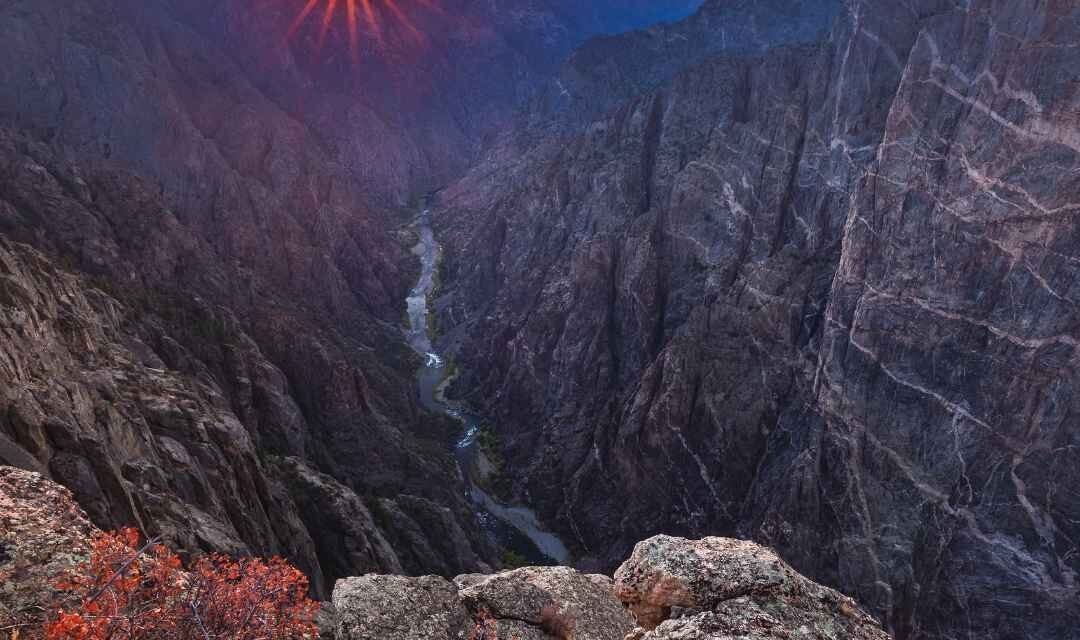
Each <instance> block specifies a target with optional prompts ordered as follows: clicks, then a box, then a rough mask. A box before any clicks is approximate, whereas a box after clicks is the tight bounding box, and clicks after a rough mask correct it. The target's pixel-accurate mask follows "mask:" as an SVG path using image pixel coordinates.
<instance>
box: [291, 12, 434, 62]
mask: <svg viewBox="0 0 1080 640" xmlns="http://www.w3.org/2000/svg"><path fill="white" fill-rule="evenodd" d="M295 1H296V2H297V3H301V2H302V3H303V4H302V6H301V7H300V10H299V12H298V13H297V14H296V17H295V18H294V19H293V21H292V23H291V24H290V25H289V30H288V33H287V35H286V39H292V37H293V36H295V35H296V32H297V31H298V30H299V29H300V28H301V27H303V26H304V25H305V24H307V23H309V22H310V21H312V20H316V21H318V35H317V37H316V47H317V48H318V49H322V46H323V44H324V43H325V42H326V36H327V34H328V33H329V32H330V29H331V27H332V26H333V25H334V24H335V22H336V21H338V20H340V21H341V22H340V24H342V25H343V26H344V28H345V29H346V30H347V32H348V38H349V52H350V54H351V56H352V58H353V61H354V62H355V61H357V60H359V57H360V22H361V20H363V22H364V23H365V24H366V25H367V32H369V33H370V34H371V35H372V37H374V38H375V40H376V41H377V42H378V43H379V44H380V45H382V44H384V34H385V32H386V31H387V29H392V28H401V29H403V30H404V31H405V32H406V33H407V34H408V35H409V36H410V37H411V38H413V39H414V40H416V41H422V40H423V34H422V33H421V32H420V31H419V29H417V28H416V25H414V24H413V22H412V21H411V20H410V19H409V17H408V15H406V13H405V11H404V10H403V9H402V7H401V6H400V4H399V3H400V1H401V0H295ZM413 1H414V2H417V3H418V4H420V5H423V6H424V7H425V8H427V9H433V10H436V11H440V12H441V9H440V8H439V6H438V5H437V4H436V3H435V2H434V0H413Z"/></svg>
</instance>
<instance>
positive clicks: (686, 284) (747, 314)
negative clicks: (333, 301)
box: [434, 1, 1080, 638]
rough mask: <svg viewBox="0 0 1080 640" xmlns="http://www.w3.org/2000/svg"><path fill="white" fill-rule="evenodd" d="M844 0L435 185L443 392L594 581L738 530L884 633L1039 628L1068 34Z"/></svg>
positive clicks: (1066, 466) (1061, 539)
mask: <svg viewBox="0 0 1080 640" xmlns="http://www.w3.org/2000/svg"><path fill="white" fill-rule="evenodd" d="M724 4H725V3H721V2H717V3H715V7H716V8H717V10H722V9H723V7H724ZM848 5H849V7H848V9H846V10H845V11H843V12H842V13H841V17H840V19H839V21H838V22H837V23H836V26H835V27H834V28H833V29H832V32H831V35H830V36H829V37H828V38H827V39H826V40H825V41H824V42H823V43H822V44H821V45H820V46H807V47H798V48H792V47H789V48H784V49H779V50H772V51H769V52H767V53H764V54H761V55H754V56H752V57H739V56H737V57H717V58H713V59H710V60H707V61H705V62H703V63H701V64H699V65H698V66H697V67H695V68H692V69H689V70H685V71H683V72H682V73H681V74H680V75H678V76H676V77H675V78H674V79H672V80H671V81H670V82H667V83H666V84H664V85H663V86H662V87H661V88H659V89H658V90H656V91H654V92H650V93H647V94H646V95H642V96H640V97H636V98H633V99H631V100H629V101H624V102H622V103H620V104H619V105H617V106H616V107H615V108H613V109H612V110H610V111H607V112H606V113H604V114H602V115H601V116H600V117H598V118H596V119H594V121H592V122H590V123H587V124H584V125H582V124H580V123H577V122H573V123H571V125H570V126H564V125H563V123H562V121H559V122H556V123H555V124H554V125H552V126H551V127H550V128H544V126H545V125H544V124H543V123H544V122H545V120H544V119H543V118H537V119H536V121H537V122H540V123H541V128H540V130H539V131H535V130H534V131H530V132H528V135H522V136H521V137H520V140H522V141H524V143H523V144H521V145H520V146H513V145H510V146H506V147H502V148H500V149H498V150H497V151H496V152H493V153H492V154H491V156H490V160H489V161H488V162H486V163H485V164H483V165H482V166H481V167H480V168H478V169H476V170H475V171H474V172H473V173H472V174H471V175H470V176H469V177H467V178H465V179H464V180H462V181H460V182H459V183H457V184H455V185H454V186H453V187H451V188H449V189H447V190H446V191H445V192H444V194H443V195H442V197H441V200H440V205H439V207H438V208H437V209H436V211H435V213H434V219H435V220H436V221H438V222H439V224H440V226H439V229H438V231H439V233H440V237H441V238H442V239H443V241H444V244H445V249H446V264H447V269H446V278H444V284H445V288H444V294H445V297H444V298H443V300H442V301H441V305H442V306H441V307H440V308H441V309H442V315H441V317H440V323H441V326H443V327H445V328H446V330H447V332H448V335H451V336H453V337H455V338H461V337H462V336H463V338H461V342H460V348H459V350H458V356H457V357H458V362H459V363H460V364H461V370H462V371H463V372H465V373H464V375H463V376H462V377H461V378H459V381H458V385H457V387H456V389H457V390H458V392H459V393H460V394H461V395H462V396H463V397H465V398H467V399H469V400H471V401H472V402H474V403H475V404H476V405H477V406H479V407H481V408H482V411H484V412H485V413H486V414H487V415H490V416H492V420H493V422H494V423H495V424H498V425H500V427H501V428H502V435H503V437H504V438H505V439H506V441H507V444H508V446H507V452H508V466H509V467H510V468H512V469H514V470H515V473H516V476H517V485H516V487H517V491H518V492H519V495H529V496H531V497H533V499H534V500H535V504H536V505H537V506H538V507H540V511H541V512H542V515H543V516H544V518H545V519H546V521H547V523H549V524H550V525H552V526H555V527H557V528H558V530H559V532H560V533H561V534H563V535H564V536H565V537H566V539H568V540H577V543H578V544H579V545H580V547H581V548H582V549H583V550H585V551H584V552H583V555H584V556H591V557H592V558H594V559H595V561H596V562H597V563H598V564H599V565H601V566H605V567H613V566H615V564H616V563H618V562H619V561H620V560H621V559H622V557H624V555H625V554H626V553H628V551H629V549H630V548H631V547H632V545H633V544H635V543H636V542H637V541H638V540H640V539H641V538H643V537H645V536H647V535H650V534H652V533H655V532H657V531H664V532H670V533H676V534H681V535H687V536H694V537H696V536H699V535H704V534H707V533H717V532H720V533H739V534H740V535H744V536H747V537H751V536H752V537H754V538H755V539H758V540H760V541H762V542H766V543H768V544H769V545H770V546H773V547H775V548H776V549H777V550H778V551H779V552H780V553H781V555H782V556H783V557H785V558H787V559H788V560H789V561H791V562H792V564H793V565H794V566H795V567H797V568H798V569H799V570H800V571H803V572H804V573H806V574H807V575H809V576H811V577H812V578H814V579H816V580H819V581H821V582H823V583H826V584H829V585H831V586H836V587H837V588H839V589H841V590H843V591H846V592H848V593H850V594H851V595H853V596H855V597H856V598H857V599H858V600H859V601H860V602H862V603H864V604H866V605H867V606H868V608H870V609H871V610H872V611H873V612H874V613H875V614H876V615H880V616H881V617H882V618H883V619H884V620H885V621H886V623H887V625H888V627H889V628H890V629H891V630H893V631H895V633H896V635H897V636H898V637H903V638H912V637H930V638H950V637H956V636H963V635H964V634H966V633H968V632H969V630H972V629H973V630H974V631H973V633H975V634H976V635H978V636H980V637H990V638H1011V637H1025V636H1030V637H1040V636H1041V637H1067V636H1069V635H1070V634H1071V633H1073V629H1075V628H1077V626H1078V625H1080V611H1078V609H1077V607H1076V604H1075V603H1076V601H1077V600H1076V597H1077V581H1076V578H1075V576H1076V571H1077V570H1078V569H1080V565H1078V564H1077V556H1076V554H1075V553H1073V551H1072V549H1073V546H1074V544H1073V542H1072V541H1073V540H1076V539H1077V538H1078V537H1080V529H1078V528H1077V522H1078V521H1080V518H1078V514H1080V502H1078V501H1077V500H1075V499H1074V498H1073V497H1065V494H1067V493H1069V492H1068V491H1067V490H1066V489H1065V487H1068V486H1073V485H1075V484H1076V483H1077V482H1078V481H1080V476H1078V475H1077V474H1078V473H1080V465H1077V464H1076V446H1077V441H1076V439H1077V435H1076V433H1077V432H1076V429H1075V428H1074V427H1073V420H1072V418H1071V416H1072V415H1073V414H1074V413H1076V412H1077V411H1078V410H1080V405H1078V404H1077V403H1078V398H1080V394H1078V393H1077V389H1076V380H1077V378H1076V376H1075V375H1074V368H1075V357H1076V353H1075V351H1076V345H1077V340H1078V339H1080V335H1078V334H1077V331H1076V326H1077V320H1078V317H1077V313H1076V304H1077V302H1078V297H1077V293H1076V291H1075V285H1074V281H1075V280H1076V278H1077V275H1078V273H1077V265H1078V264H1080V262H1078V249H1077V244H1076V233H1075V225H1074V223H1073V218H1072V213H1071V212H1073V211H1074V210H1075V208H1076V200H1077V198H1076V195H1075V194H1076V193H1077V191H1078V188H1080V183H1078V177H1077V176H1078V172H1077V167H1078V166H1080V164H1078V163H1080V159H1078V158H1080V149H1078V146H1077V137H1076V136H1077V131H1078V129H1077V123H1076V119H1075V112H1076V109H1077V106H1078V104H1080V102H1078V101H1080V94H1077V89H1076V88H1077V86H1078V84H1077V75H1076V74H1077V68H1078V67H1077V64H1076V62H1077V59H1076V48H1075V47H1073V46H1072V43H1075V42H1077V41H1078V40H1080V16H1078V14H1077V12H1076V9H1075V6H1074V5H1073V4H1072V3H1068V2H1066V3H1050V4H1048V5H1040V4H1037V3H1033V2H1032V3H994V2H978V1H977V2H971V3H961V6H959V7H957V6H954V3H940V2H933V1H927V2H918V3H914V4H913V3H904V4H903V5H901V4H899V3H889V2H876V1H860V2H852V3H848ZM677 33H678V31H677V30H676V31H673V32H672V33H671V34H670V35H671V36H673V37H674V36H675V35H677ZM631 40H632V39H630V40H618V39H616V40H615V41H614V42H613V43H612V44H610V45H609V48H610V49H612V50H615V49H619V48H620V43H621V44H622V45H625V46H626V47H627V50H626V51H625V53H624V56H625V58H627V59H630V60H635V61H636V60H639V59H640V61H641V62H640V65H641V68H643V69H645V70H646V71H648V70H649V69H652V68H653V67H652V66H650V65H649V61H650V60H651V59H652V58H651V57H650V56H651V53H650V50H649V49H639V50H637V51H638V52H637V54H636V55H637V56H639V57H637V58H635V53H634V51H633V50H632V49H629V47H630V46H631V44H632V42H631ZM597 64H601V62H600V61H598V62H597ZM630 68H631V69H635V67H630ZM597 69H600V70H597ZM602 69H603V67H602V66H601V67H597V68H596V69H588V70H586V71H583V72H581V73H580V74H579V75H582V76H586V77H588V78H590V82H591V83H592V86H599V87H600V88H601V91H599V92H598V93H597V94H595V95H601V96H603V95H611V94H613V93H618V91H619V89H620V86H621V85H620V82H622V78H621V77H620V76H618V75H616V74H614V73H606V72H603V71H602ZM574 72H575V70H574V69H569V70H567V71H566V73H568V74H569V73H574ZM590 72H591V75H589V74H590ZM627 73H628V74H630V75H632V74H631V72H630V71H628V72H627ZM631 79H632V78H631ZM605 82H607V83H610V84H611V85H612V87H611V88H606V85H605V84H604V83H605ZM590 95H593V94H590ZM542 115H545V116H546V115H547V114H542ZM549 131H555V132H556V133H557V134H558V136H557V137H550V136H549V134H548V132H549ZM481 363H483V364H482V366H481ZM1069 495H1071V494H1069ZM1051 611H1052V613H1049V612H1051Z"/></svg>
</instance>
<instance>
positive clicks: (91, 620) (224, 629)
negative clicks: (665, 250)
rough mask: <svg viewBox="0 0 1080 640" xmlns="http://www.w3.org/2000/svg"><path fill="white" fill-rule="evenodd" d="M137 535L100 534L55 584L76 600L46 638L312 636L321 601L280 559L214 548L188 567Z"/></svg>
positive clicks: (282, 639) (254, 639)
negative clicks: (312, 596) (221, 552)
mask: <svg viewBox="0 0 1080 640" xmlns="http://www.w3.org/2000/svg"><path fill="white" fill-rule="evenodd" d="M137 543H138V534H137V533H136V531H135V530H133V529H124V530H122V531H119V532H117V533H114V534H109V533H102V534H99V535H98V536H96V537H95V539H94V540H93V542H92V545H91V553H90V559H89V560H88V561H87V562H86V563H84V564H83V565H81V566H80V567H78V568H77V569H75V570H74V571H72V572H71V573H70V574H69V575H66V576H64V577H63V578H62V579H61V580H59V581H58V583H57V585H56V586H57V589H59V590H61V591H64V592H67V593H68V594H69V595H71V596H73V597H74V599H75V601H77V602H78V603H79V604H78V606H77V607H73V608H72V609H73V610H70V611H67V610H60V611H58V612H56V614H55V615H54V616H53V618H52V620H51V622H49V623H48V624H46V625H45V638H46V640H105V639H107V638H108V639H115V640H135V639H144V638H154V639H155V640H157V639H160V640H224V639H226V638H227V639H229V640H299V639H302V638H315V637H317V636H318V630H317V629H316V628H315V625H314V624H313V622H312V618H313V616H314V615H315V612H316V611H317V610H318V606H319V605H318V603H316V602H314V601H311V600H309V599H308V598H307V596H306V594H307V587H308V583H307V578H306V577H305V576H304V575H303V574H302V573H300V572H299V571H297V570H296V569H294V568H293V567H291V566H290V565H289V564H287V563H286V562H285V561H284V560H281V559H280V558H273V559H271V560H269V561H263V560H260V559H257V558H245V559H240V560H236V559H233V558H230V557H227V556H222V555H212V556H207V557H204V558H201V559H199V560H197V561H196V562H195V563H194V564H193V565H192V566H190V567H189V568H188V570H187V571H184V570H183V569H182V568H181V563H180V559H179V558H177V557H176V555H175V554H173V553H172V552H170V551H169V550H168V549H166V548H165V547H163V546H161V545H158V544H147V545H145V546H143V547H142V548H141V549H138V550H136V544H137Z"/></svg>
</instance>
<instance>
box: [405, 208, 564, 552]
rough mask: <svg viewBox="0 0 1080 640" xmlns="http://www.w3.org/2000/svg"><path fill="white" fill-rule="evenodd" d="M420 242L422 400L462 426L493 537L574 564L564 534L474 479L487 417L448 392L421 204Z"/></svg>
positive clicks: (416, 300)
mask: <svg viewBox="0 0 1080 640" xmlns="http://www.w3.org/2000/svg"><path fill="white" fill-rule="evenodd" d="M414 230H415V233H416V238H417V241H416V244H415V245H414V246H413V249H412V253H413V255H415V256H416V257H417V258H418V259H419V260H420V275H419V277H418V278H417V282H416V286H414V287H413V289H412V290H411V291H410V292H409V297H408V299H407V301H406V303H407V308H408V321H409V326H408V329H407V337H408V340H409V345H410V346H411V347H412V348H413V349H414V350H415V351H416V352H417V353H418V354H419V355H420V356H421V358H422V361H423V364H422V365H421V367H420V369H419V370H418V371H417V390H418V393H419V398H420V404H421V406H423V407H424V409H426V410H428V411H431V412H432V413H438V414H442V415H446V416H449V417H451V418H454V419H455V420H457V421H459V422H460V423H461V425H462V430H461V434H462V435H461V438H459V439H458V441H457V442H456V445H455V449H454V455H455V458H456V459H457V462H458V466H459V468H460V470H461V475H462V477H463V479H464V482H465V489H466V493H467V496H468V497H469V499H470V502H471V503H472V505H473V507H474V509H475V511H476V517H477V519H478V520H479V521H480V524H481V526H482V527H483V529H484V531H485V532H486V533H487V534H488V535H489V536H491V538H492V540H493V542H495V544H497V545H498V546H500V547H502V548H503V549H504V550H505V551H507V552H510V553H509V554H508V555H510V556H511V557H515V558H520V559H523V560H525V561H526V562H528V563H530V564H569V562H570V552H569V551H568V550H567V548H566V545H565V544H563V542H562V540H560V539H559V538H558V536H556V535H554V534H553V533H550V532H548V531H545V530H544V529H543V528H542V526H541V524H540V521H539V519H538V518H537V516H536V514H535V513H534V512H533V511H532V510H531V509H529V508H528V507H526V506H522V505H504V504H502V503H500V502H499V501H498V500H497V499H495V498H494V497H493V496H491V495H490V494H489V493H488V492H487V491H485V490H484V488H483V487H481V486H479V485H478V484H477V483H475V482H473V480H472V478H473V477H474V476H475V473H474V472H475V467H476V463H477V460H478V457H479V456H480V455H481V452H480V449H479V445H478V443H477V434H478V433H479V431H480V428H481V425H482V424H484V421H483V420H482V419H481V417H480V416H476V415H473V414H472V413H470V412H468V411H467V410H465V409H464V408H463V407H461V406H459V405H458V404H457V403H454V402H452V401H449V400H447V399H446V397H445V391H446V388H447V386H448V385H449V383H450V382H451V380H452V378H453V376H454V374H455V371H454V369H453V367H452V366H449V365H448V360H449V359H448V358H447V357H446V356H444V355H442V354H439V353H437V352H436V351H435V348H434V347H433V344H432V339H431V322H432V317H433V313H432V309H431V306H432V297H433V293H434V292H435V289H436V282H437V279H438V261H439V245H438V242H437V241H436V239H435V234H434V231H433V229H432V226H431V219H430V211H428V209H427V208H426V207H425V206H424V205H423V203H421V205H420V207H419V212H418V215H417V218H416V221H415V222H414Z"/></svg>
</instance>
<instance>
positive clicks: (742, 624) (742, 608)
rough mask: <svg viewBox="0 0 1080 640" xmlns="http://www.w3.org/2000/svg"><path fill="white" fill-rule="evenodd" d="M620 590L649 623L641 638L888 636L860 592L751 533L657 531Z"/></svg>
mask: <svg viewBox="0 0 1080 640" xmlns="http://www.w3.org/2000/svg"><path fill="white" fill-rule="evenodd" d="M615 593H616V595H617V596H618V598H619V599H620V600H621V601H622V602H623V603H624V604H626V605H627V606H628V607H629V608H630V610H631V611H632V612H633V614H634V617H635V618H636V619H637V621H638V624H640V625H641V628H640V629H639V630H638V631H636V632H635V633H634V634H633V635H632V636H629V638H633V639H634V640H676V639H679V640H684V639H685V640H690V639H697V638H701V639H706V638H708V639H713V638H715V639H717V640H719V639H722V638H740V639H742V640H758V639H760V640H766V639H768V638H807V639H809V638H845V639H848V640H887V639H888V638H889V636H888V634H886V633H885V632H884V631H882V629H881V627H880V626H879V625H878V623H877V621H876V620H874V619H873V618H872V617H870V616H869V615H868V614H866V613H865V612H864V611H862V610H861V609H860V608H859V606H858V605H857V604H856V603H855V601H854V600H852V599H851V598H848V597H847V596H845V595H843V594H841V593H838V592H836V591H834V590H832V589H829V588H827V587H823V586H821V585H819V584H817V583H815V582H813V581H811V580H809V579H807V578H805V577H803V576H802V575H800V574H799V573H798V572H796V571H795V570H794V569H792V568H791V567H790V566H788V564H787V563H785V562H784V561H783V560H781V559H780V558H779V557H778V556H777V555H776V554H775V553H774V552H773V551H772V550H770V549H767V548H765V547H762V546H760V545H757V544H754V543H752V542H747V541H743V540H732V539H728V538H704V539H702V540H686V539H684V538H673V537H670V536H656V537H653V538H649V539H648V540H645V541H644V542H640V543H638V545H637V546H636V547H634V552H633V554H632V555H631V556H630V559H629V560H627V561H626V562H625V563H623V565H622V566H621V567H619V570H618V571H617V572H616V573H615Z"/></svg>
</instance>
